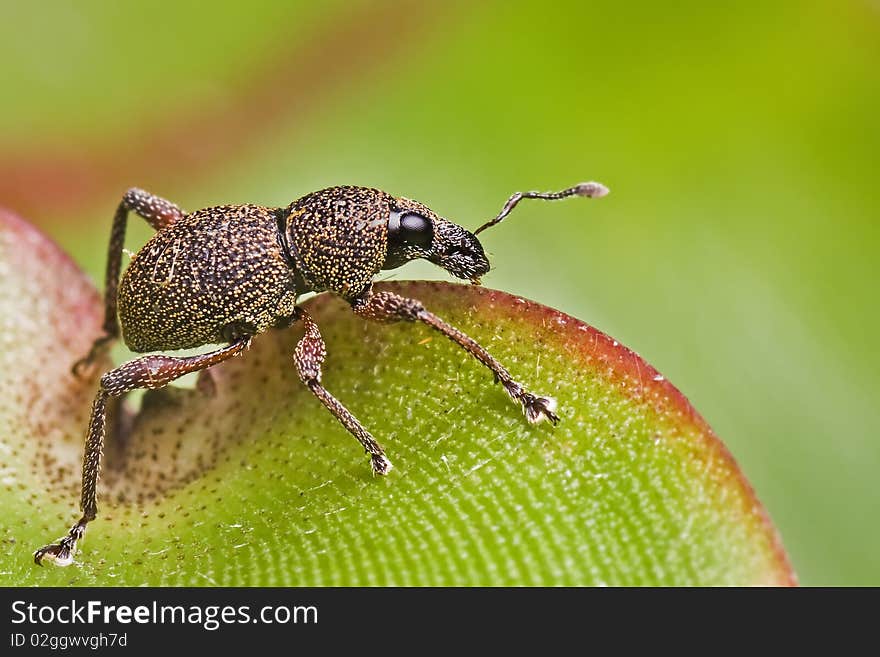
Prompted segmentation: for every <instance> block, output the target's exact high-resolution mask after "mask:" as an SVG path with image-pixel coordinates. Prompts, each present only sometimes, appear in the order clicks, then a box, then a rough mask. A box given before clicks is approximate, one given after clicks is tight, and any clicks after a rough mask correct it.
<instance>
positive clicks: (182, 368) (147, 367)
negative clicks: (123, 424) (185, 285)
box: [34, 337, 251, 566]
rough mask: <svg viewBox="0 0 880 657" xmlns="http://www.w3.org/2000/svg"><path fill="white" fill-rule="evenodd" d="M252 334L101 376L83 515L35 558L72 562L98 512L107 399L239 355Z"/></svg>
mask: <svg viewBox="0 0 880 657" xmlns="http://www.w3.org/2000/svg"><path fill="white" fill-rule="evenodd" d="M250 340H251V339H250V338H249V337H242V338H240V339H238V340H236V341H235V342H233V343H232V344H230V345H229V346H228V347H224V348H222V349H218V350H217V351H212V352H209V353H207V354H200V355H198V356H189V357H185V358H175V357H173V356H161V355H150V356H142V357H141V358H136V359H135V360H133V361H130V362H128V363H125V364H124V365H120V366H119V367H117V368H116V369H115V370H111V371H109V372H107V373H106V374H105V375H104V376H102V377H101V388H100V390H98V394H97V395H96V396H95V402H94V403H93V404H92V416H91V419H90V420H89V432H88V436H87V437H86V446H85V453H84V454H83V470H82V471H83V475H82V496H81V498H80V509H81V510H82V514H83V515H82V518H80V519H79V521H78V522H77V523H76V524H75V525H74V526H73V527H71V528H70V531H69V532H68V533H67V536H65V537H64V538H61V539H59V541H58V542H57V543H52V544H51V545H47V546H46V547H43V548H40V549H39V550H37V551H36V552H34V561H35V562H36V563H38V564H41V565H42V561H43V559H50V560H52V561H54V562H55V565H57V566H68V565H70V564H71V563H73V555H74V552H75V551H76V543H77V541H79V539H81V538H82V536H83V534H84V533H85V531H86V525H87V524H88V523H89V522H91V521H92V520H94V519H95V517H96V516H97V515H98V493H97V489H98V476H99V474H100V472H101V457H102V456H103V453H104V438H105V437H106V434H107V400H108V398H110V397H118V396H120V395H123V394H125V393H127V392H130V391H132V390H135V389H137V388H162V387H163V386H166V385H168V384H169V383H171V382H172V381H174V380H175V379H178V378H180V377H181V376H183V375H184V374H189V373H190V372H198V371H199V370H204V369H206V368H208V367H211V366H212V365H216V364H217V363H220V362H223V361H224V360H227V359H229V358H232V357H233V356H237V355H238V354H240V353H241V352H242V351H244V350H245V349H246V348H247V346H248V345H249V344H250Z"/></svg>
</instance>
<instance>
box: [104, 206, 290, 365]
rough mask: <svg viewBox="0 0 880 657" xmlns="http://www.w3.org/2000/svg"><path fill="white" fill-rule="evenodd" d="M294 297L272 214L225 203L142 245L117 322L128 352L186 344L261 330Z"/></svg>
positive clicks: (122, 290) (286, 312)
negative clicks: (120, 327) (118, 321)
mask: <svg viewBox="0 0 880 657" xmlns="http://www.w3.org/2000/svg"><path fill="white" fill-rule="evenodd" d="M296 295H297V290H296V288H295V275H294V272H293V271H292V270H291V267H290V265H289V264H288V260H287V258H286V257H285V254H284V252H283V247H282V244H281V242H280V240H279V234H278V220H277V214H276V212H275V211H274V210H272V209H269V208H264V207H261V206H258V205H224V206H217V207H213V208H205V209H203V210H198V211H196V212H193V213H191V214H188V215H186V216H185V217H183V218H181V219H179V220H178V221H176V222H175V223H174V224H173V225H172V226H170V227H169V228H165V229H164V230H161V231H159V232H158V233H156V234H155V235H154V236H153V237H152V239H150V241H149V242H147V244H146V245H145V246H144V247H143V248H142V249H141V250H140V252H138V254H137V255H136V256H135V257H134V258H133V259H132V261H131V263H130V264H129V266H128V268H127V269H126V271H125V273H124V275H123V277H122V281H121V283H120V286H119V320H120V323H121V325H122V335H123V339H124V340H125V343H126V344H127V345H128V347H129V348H130V349H132V350H133V351H137V352H144V351H158V350H172V349H188V348H192V347H199V346H201V345H205V344H212V343H220V342H226V341H229V339H230V338H231V337H234V336H235V335H236V334H242V333H244V332H247V333H249V334H250V335H254V334H256V333H260V332H262V331H264V330H265V329H267V328H269V327H270V326H273V325H275V324H276V323H277V322H278V321H279V320H283V319H285V318H289V317H290V316H291V315H292V314H293V308H294V305H295V303H296Z"/></svg>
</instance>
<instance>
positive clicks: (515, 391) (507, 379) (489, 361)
mask: <svg viewBox="0 0 880 657" xmlns="http://www.w3.org/2000/svg"><path fill="white" fill-rule="evenodd" d="M351 306H352V309H353V310H354V312H355V313H356V314H358V315H360V316H361V317H364V318H366V319H370V320H373V321H377V322H399V321H407V322H415V321H419V322H423V323H425V324H427V325H428V326H430V327H431V328H433V329H436V330H437V331H440V333H442V334H443V335H445V336H446V337H447V338H449V339H450V340H452V341H453V342H454V343H456V344H457V345H459V346H460V347H461V348H462V349H464V350H465V351H467V352H468V353H469V354H470V355H471V356H473V357H474V358H476V359H477V360H478V361H480V362H481V363H482V364H483V365H485V366H486V367H488V368H489V369H490V370H492V373H493V374H494V375H495V381H500V382H501V385H502V386H504V389H505V390H506V391H507V394H508V395H510V397H511V398H512V399H513V400H514V401H516V402H519V403H520V404H522V407H523V412H524V413H525V416H526V419H528V421H529V422H538V421H540V420H543V419H547V420H550V422H552V423H553V424H556V423H557V422H559V417H557V415H556V414H555V413H554V411H555V410H556V400H554V399H553V398H552V397H539V396H538V395H535V394H532V393H531V392H529V391H528V390H526V389H525V388H524V387H523V385H522V384H520V383H518V382H517V381H515V380H514V379H513V377H512V376H511V375H510V372H508V371H507V370H506V369H505V368H504V366H503V365H502V364H501V363H499V362H498V361H497V360H495V358H493V357H492V355H491V354H490V353H489V352H488V351H486V350H485V349H484V348H483V347H481V346H480V345H479V344H478V343H477V342H476V340H474V339H473V338H470V337H468V336H467V335H465V334H464V333H462V332H461V331H460V330H458V329H457V328H455V327H454V326H452V325H450V324H447V323H446V322H444V321H443V320H442V319H440V318H439V317H437V315H435V314H433V313H431V312H429V311H428V310H426V309H425V307H424V306H423V305H422V303H421V302H420V301H417V300H415V299H407V298H406V297H402V296H400V295H398V294H394V293H392V292H372V291H370V290H368V291H367V292H366V293H364V294H363V295H361V296H360V297H359V298H356V299H354V300H353V301H351Z"/></svg>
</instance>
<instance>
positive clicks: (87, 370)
mask: <svg viewBox="0 0 880 657" xmlns="http://www.w3.org/2000/svg"><path fill="white" fill-rule="evenodd" d="M115 339H116V338H115V337H113V336H112V335H107V334H106V333H105V334H104V335H102V336H101V337H100V338H98V339H97V340H95V342H94V343H93V344H92V348H91V349H89V353H88V354H86V355H85V356H84V357H83V358H80V359H79V360H78V361H76V362H75V363H74V364H73V367H71V368H70V371H71V372H73V375H74V376H75V377H76V378H78V379H90V378H91V377H92V376H93V375H94V374H95V367H96V365H97V363H98V361H99V360H100V359H101V357H102V356H104V354H106V353H107V352H108V351H109V350H110V346H111V345H112V344H113V341H114V340H115Z"/></svg>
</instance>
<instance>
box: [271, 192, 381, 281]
mask: <svg viewBox="0 0 880 657" xmlns="http://www.w3.org/2000/svg"><path fill="white" fill-rule="evenodd" d="M393 200H394V199H393V198H392V197H391V196H390V195H389V194H386V193H385V192H383V191H381V190H378V189H371V188H368V187H330V188H328V189H322V190H320V191H317V192H313V193H311V194H308V195H307V196H303V197H302V198H300V199H298V200H296V201H294V202H293V203H292V204H291V205H290V206H289V207H288V208H287V209H286V210H284V211H283V212H282V215H281V218H280V228H281V232H282V237H283V239H284V242H285V248H286V249H287V254H288V256H289V258H290V260H291V261H292V264H293V265H294V267H295V268H296V270H297V274H298V275H299V276H300V277H301V278H302V280H303V281H304V282H305V284H306V286H307V287H308V288H309V289H311V290H314V291H316V292H320V291H323V290H329V291H331V292H336V293H337V294H340V295H342V296H343V297H346V298H354V297H356V296H358V295H359V294H361V293H362V292H363V291H364V290H365V289H366V288H367V287H368V286H369V285H370V282H371V281H372V280H373V277H374V276H375V275H376V273H378V272H379V270H380V269H381V268H382V264H383V263H384V261H385V254H386V252H387V248H388V216H389V214H390V212H391V206H392V202H393Z"/></svg>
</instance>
